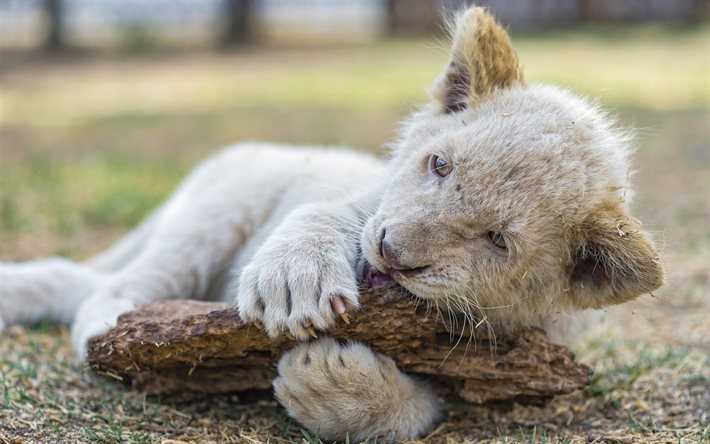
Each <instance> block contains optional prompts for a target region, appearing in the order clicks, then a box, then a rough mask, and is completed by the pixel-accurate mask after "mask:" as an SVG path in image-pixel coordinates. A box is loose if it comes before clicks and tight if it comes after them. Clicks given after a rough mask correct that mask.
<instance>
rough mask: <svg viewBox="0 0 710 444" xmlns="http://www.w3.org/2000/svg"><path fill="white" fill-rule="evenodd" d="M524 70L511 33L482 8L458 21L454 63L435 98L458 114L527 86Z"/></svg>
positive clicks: (443, 77)
mask: <svg viewBox="0 0 710 444" xmlns="http://www.w3.org/2000/svg"><path fill="white" fill-rule="evenodd" d="M523 82H524V78H523V70H522V68H521V66H520V64H519V62H518V56H517V54H516V53H515V50H514V49H513V45H512V44H511V42H510V38H509V37H508V33H507V32H506V31H505V30H504V29H503V28H502V27H501V26H500V25H499V24H498V23H497V22H496V20H495V19H494V18H493V17H492V16H491V15H490V14H488V12H486V10H485V9H483V8H480V7H472V8H470V9H469V10H468V11H466V12H465V13H464V14H463V15H461V16H460V17H458V19H457V20H456V25H455V30H454V33H453V47H452V52H451V60H450V61H449V64H448V65H447V67H446V70H445V72H444V74H443V75H442V76H441V77H440V78H439V79H438V81H437V83H436V85H435V86H434V89H433V91H432V95H433V96H434V98H435V99H437V100H438V101H439V102H440V103H441V104H442V105H443V106H444V110H445V111H446V112H457V111H460V110H462V109H464V108H466V107H467V106H469V105H471V104H474V103H476V102H478V101H480V100H482V99H484V98H486V97H487V96H489V95H490V94H491V93H493V92H494V91H495V90H496V89H501V88H508V87H510V86H511V85H513V84H516V83H523Z"/></svg>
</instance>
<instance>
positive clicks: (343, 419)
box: [274, 338, 439, 441]
mask: <svg viewBox="0 0 710 444" xmlns="http://www.w3.org/2000/svg"><path fill="white" fill-rule="evenodd" d="M278 372H279V377H278V378H277V379H276V380H275V381H274V391H275V394H276V397H277V398H278V400H279V402H280V403H281V404H282V405H283V406H284V408H286V410H287V411H288V413H289V415H290V416H292V417H293V418H295V419H296V420H298V421H299V422H300V423H301V424H303V425H305V426H306V427H307V428H309V429H310V430H311V431H313V432H314V433H317V434H318V436H319V437H321V438H324V439H343V438H345V436H346V435H347V436H349V438H350V439H352V440H355V441H360V440H364V439H367V438H370V437H375V436H383V437H385V438H387V439H409V438H414V437H416V436H418V435H419V434H421V433H423V432H424V431H425V430H426V429H427V428H428V427H430V426H431V425H432V423H433V422H434V421H435V420H436V419H437V418H438V407H439V401H438V400H437V399H436V398H435V397H434V396H433V395H431V394H430V392H429V391H428V389H427V387H424V386H422V387H417V386H416V385H415V383H414V381H413V380H412V379H411V378H410V377H409V376H407V375H405V374H404V373H402V372H400V371H399V369H397V366H396V365H395V363H394V361H392V360H391V359H390V358H388V357H386V356H383V355H381V354H379V353H374V352H373V351H372V350H371V349H370V348H369V347H367V346H365V345H363V344H360V343H356V342H349V343H345V344H341V343H339V342H337V341H335V340H333V339H331V338H324V339H321V340H318V341H315V342H311V343H307V344H301V345H299V346H297V347H296V348H294V349H293V350H291V351H290V352H288V353H286V354H285V355H284V356H283V357H282V358H281V360H280V361H279V365H278Z"/></svg>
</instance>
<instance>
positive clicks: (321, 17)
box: [0, 0, 710, 442]
mask: <svg viewBox="0 0 710 444" xmlns="http://www.w3.org/2000/svg"><path fill="white" fill-rule="evenodd" d="M469 3H470V2H469V1H463V0H431V1H429V0H419V1H417V0H359V1H356V0H171V1H168V0H153V1H140V0H0V260H4V261H15V260H26V259H30V258H33V257H38V256H45V255H52V254H60V255H65V256H69V257H72V258H76V259H81V258H85V257H87V256H89V255H91V254H92V253H95V252H96V251H98V250H100V249H101V248H104V247H105V246H107V245H108V244H110V243H111V242H112V241H114V240H115V239H116V238H117V237H118V236H120V235H121V234H122V233H125V232H126V231H127V230H128V229H129V228H131V227H132V226H134V225H135V224H136V223H137V222H138V221H140V219H141V218H143V217H144V216H145V215H146V214H147V213H148V212H150V210H151V209H152V208H154V207H155V206H156V205H157V204H158V203H159V202H160V201H162V200H163V199H165V197H166V196H167V195H168V193H170V191H171V190H172V189H173V188H174V187H175V186H176V184H177V183H178V182H179V181H180V180H181V178H182V177H183V176H184V174H185V173H186V172H187V171H188V170H189V168H190V167H191V166H192V165H194V164H195V163H196V162H197V161H199V160H200V159H202V158H204V157H205V156H207V155H208V154H209V153H211V152H214V151H215V150H217V149H219V148H220V147H222V146H224V145H227V144H230V143H233V142H235V141H239V140H248V139H260V140H271V141H277V142H288V143H294V144H327V145H347V146H352V147H355V148H357V149H363V150H368V151H371V152H376V153H382V152H383V149H382V146H383V144H385V143H386V142H388V141H390V140H392V138H393V137H394V136H395V132H396V126H397V122H398V121H399V120H400V119H402V118H403V117H405V116H406V115H407V113H408V112H409V111H410V110H411V109H412V107H413V106H415V105H416V104H418V103H422V102H423V101H425V100H427V96H426V89H427V87H428V86H429V85H430V84H431V82H432V81H433V79H434V78H435V76H436V75H437V74H438V72H439V70H440V69H441V68H442V66H443V65H444V63H445V62H446V60H447V43H446V41H445V35H444V33H443V32H442V28H441V25H442V23H443V21H444V19H445V18H446V17H447V16H449V15H450V14H451V13H452V11H456V10H458V9H460V8H462V7H463V6H464V5H466V4H469ZM477 3H478V4H480V5H484V6H487V7H488V8H490V10H491V11H492V12H493V13H494V14H496V15H497V16H498V18H499V20H500V21H501V22H502V23H504V24H505V25H506V26H507V27H508V28H509V30H510V33H511V35H512V39H513V44H514V46H515V47H516V48H517V50H518V52H519V55H520V58H521V60H522V62H523V64H524V66H525V69H526V73H527V78H528V80H529V81H531V82H551V83H557V84H561V85H563V86H566V87H569V88H571V89H573V90H575V91H578V92H579V93H582V94H585V95H588V96H590V97H592V98H595V99H598V100H599V102H600V103H601V104H602V105H603V106H604V107H605V108H607V109H609V110H610V111H611V112H614V113H616V114H618V115H619V117H620V121H621V123H622V124H623V125H625V126H632V127H634V128H636V130H637V133H638V137H637V146H638V152H637V155H636V157H635V161H636V168H637V173H636V175H635V178H634V179H633V180H634V183H635V185H636V189H637V196H636V199H635V202H634V212H635V214H636V215H637V216H638V217H639V218H640V219H641V220H643V221H644V223H645V224H646V226H647V227H649V228H650V230H651V231H652V232H653V233H654V237H655V238H656V240H657V241H658V243H659V245H660V246H661V248H662V250H663V260H664V262H665V263H666V265H667V267H668V269H669V284H668V285H667V286H666V287H665V288H664V289H663V290H661V291H659V292H658V293H656V294H654V295H653V296H645V297H643V298H641V299H640V300H639V301H638V303H635V304H629V305H628V306H624V308H623V310H622V311H621V313H620V314H618V315H615V316H618V317H617V318H614V317H612V318H611V319H612V320H611V321H610V323H607V324H605V326H604V327H603V328H602V327H600V328H602V330H603V331H601V332H600V333H598V335H597V337H596V339H594V340H593V341H591V342H589V343H587V344H586V345H585V346H584V347H581V348H580V349H579V352H580V353H581V356H582V359H583V360H585V362H589V363H590V364H591V365H593V366H594V367H595V371H596V372H597V375H599V378H598V379H596V380H595V383H594V385H593V387H592V389H590V391H587V392H585V393H583V394H581V395H577V396H576V397H572V398H565V399H563V400H562V401H560V402H561V404H558V405H557V407H556V408H558V410H559V411H557V410H555V411H545V412H543V413H540V416H535V415H536V414H533V413H530V412H529V411H526V412H525V413H520V412H517V413H516V412H513V413H512V414H511V415H509V416H496V418H497V419H496V421H497V422H496V424H497V425H496V427H498V426H500V427H501V429H490V427H489V426H488V425H480V427H482V428H483V429H481V430H484V429H485V430H487V432H486V431H485V430H484V431H483V432H481V433H484V432H485V433H489V432H490V434H491V435H492V436H494V437H495V436H496V433H498V434H500V430H504V431H505V430H508V429H506V427H508V426H510V427H512V429H510V430H515V427H516V424H518V425H519V424H523V425H524V429H525V433H529V432H530V431H531V430H535V429H532V427H533V425H535V426H537V425H541V427H542V426H543V425H545V424H547V425H548V426H549V425H550V421H551V420H550V418H551V417H552V418H558V419H555V420H554V421H557V420H559V421H562V422H559V424H562V423H564V424H565V426H566V427H568V429H569V430H577V429H578V430H579V434H578V435H579V436H581V437H585V436H587V435H588V434H589V433H592V432H590V431H589V430H596V431H597V432H598V433H602V434H604V433H605V434H609V433H612V432H613V433H616V432H614V431H615V430H617V431H619V432H618V433H619V435H618V436H617V435H615V436H617V438H619V437H621V438H623V436H625V435H623V434H624V433H627V432H628V431H629V430H631V432H628V433H632V435H631V436H632V438H633V439H631V441H628V442H638V440H637V441H634V440H635V439H640V440H641V441H643V442H653V439H656V438H658V440H659V442H667V441H663V440H664V439H671V438H672V439H673V440H674V441H675V440H676V438H678V437H679V436H680V437H683V436H686V437H687V436H692V437H696V438H699V439H700V441H702V440H703V439H708V437H710V429H709V428H708V425H707V424H708V423H709V422H710V420H709V419H708V417H707V414H708V413H707V412H708V411H710V399H709V398H708V393H710V384H709V383H708V381H709V380H710V373H709V371H708V368H710V366H709V365H708V364H710V357H709V356H710V346H708V343H707V338H708V337H710V331H709V330H708V325H710V323H709V322H708V318H709V317H710V316H709V315H710V310H708V307H709V305H710V301H709V299H710V298H708V297H707V296H708V295H710V271H709V270H708V266H707V264H709V263H710V253H709V252H710V197H708V196H709V195H710V25H709V24H708V17H709V14H710V12H709V11H710V2H709V1H708V0H481V1H478V2H477ZM245 167H251V166H245ZM64 335H65V333H62V334H61V335H47V334H46V333H44V332H42V331H39V332H38V331H30V332H29V336H26V335H25V334H24V333H23V334H22V335H20V336H18V338H20V339H17V340H16V341H14V342H8V341H5V343H4V345H3V341H1V340H0V371H1V372H0V373H2V375H4V376H2V378H0V381H1V382H2V383H3V384H4V386H5V404H4V405H5V407H7V406H8V405H9V406H11V407H13V408H14V409H15V412H17V411H19V410H22V411H23V412H25V413H26V414H27V415H29V416H28V417H30V418H35V419H37V417H38V415H39V414H40V413H38V412H41V411H42V410H38V409H37V406H38V405H39V404H37V403H35V404H33V403H32V402H29V401H27V400H26V397H27V396H30V394H32V393H34V392H33V390H36V389H37V386H39V385H40V384H39V382H38V381H40V380H41V381H43V382H42V384H45V385H47V384H48V385H49V386H51V387H54V388H55V389H56V388H57V387H63V388H61V390H63V392H62V393H70V392H71V390H75V389H77V387H79V388H81V390H79V391H78V392H77V393H76V394H75V395H67V396H69V397H70V398H71V397H72V396H75V398H72V399H75V401H76V402H77V404H76V405H79V406H81V405H84V404H86V403H89V404H90V401H89V400H88V398H90V397H92V396H93V397H101V396H103V395H102V393H105V390H106V389H104V392H91V391H89V390H88V389H87V388H86V387H84V386H82V385H81V384H82V383H81V382H76V381H74V382H67V381H70V380H71V378H69V377H67V376H66V375H64V376H57V374H56V373H53V372H54V371H55V370H56V369H55V367H56V366H55V362H54V361H52V359H55V358H53V357H52V356H64V357H67V356H71V354H70V352H69V351H68V346H67V343H66V337H65V336H64ZM28 338H29V339H28ZM56 341H59V342H56ZM10 344H15V345H10ZM17 344H19V345H17ZM33 344H34V345H33ZM38 344H39V345H38ZM3 347H4V348H3ZM8 347H9V348H8ZM37 347H39V348H40V349H41V348H42V347H47V349H48V350H53V352H52V353H50V356H49V357H40V355H38V354H37V353H36V351H37V350H38V348H37ZM57 350H58V351H57ZM57 359H59V358H57ZM67 359H69V358H67ZM70 361H71V359H70ZM23 362H25V363H27V362H29V363H31V364H32V365H34V366H35V367H33V368H39V369H40V370H39V373H38V372H37V371H35V372H30V373H27V372H19V373H18V372H17V368H25V367H23V365H24V364H18V363H23ZM72 365H74V364H72ZM18 366H19V367H18ZM13 369H14V370H13ZM13 372H14V373H13ZM43 372H44V373H43ZM7 375H10V376H7ZM13 375H14V376H13ZM38 375H39V376H38ZM42 375H44V376H42ZM13 378H14V379H13ZM67 384H68V385H67ZM8 387H9V388H8ZM18 387H19V388H18ZM18 390H22V392H19V391H18ZM8 393H9V394H8ZM20 393H24V395H21V394H20ZM680 394H682V397H680V398H679V396H681V395H680ZM112 396H113V397H114V398H112V399H118V398H120V397H121V396H124V398H122V399H124V401H125V399H127V398H125V396H128V395H119V394H116V393H113V395H112ZM45 398H46V394H37V399H39V400H40V401H41V400H43V399H45ZM137 398H138V397H136V399H137ZM131 399H132V401H130V402H134V401H135V402H138V401H137V400H136V399H133V398H131ZM45 400H46V399H45ZM40 401H38V402H40ZM124 401H121V402H124ZM42 402H44V401H42ZM47 402H48V401H47ZM101 402H105V403H106V405H108V406H109V407H106V409H108V410H106V411H109V413H106V411H104V413H102V414H104V415H105V416H106V417H110V418H112V419H111V420H112V421H114V424H115V423H120V424H123V426H125V427H126V429H125V430H124V431H125V432H126V433H128V431H130V430H131V426H128V425H126V424H127V423H125V422H123V423H122V422H120V421H119V419H117V418H118V416H116V415H117V414H118V413H116V410H115V409H113V407H115V406H113V407H111V404H110V403H111V402H113V401H112V400H111V399H108V398H106V399H103V400H102V401H101ZM125 402H128V401H125ZM130 402H128V403H129V404H130ZM215 402H216V401H215ZM2 405H3V404H2V403H0V442H2V419H3V416H2V415H3V410H2ZM60 405H61V406H62V407H61V409H60V410H61V411H64V410H62V409H65V410H66V409H69V410H71V408H69V407H67V405H66V404H62V403H60ZM127 405H128V404H127ZM612 407H613V409H612ZM25 408H26V409H25ZM32 408H34V410H32ZM48 408H49V407H48ZM76 408H77V409H79V410H77V411H76V412H79V413H81V412H83V410H81V409H82V408H83V407H76ZM97 408H98V409H99V410H101V409H100V408H99V407H97ZM126 408H127V407H126ZM23 409H25V410H23ZM143 409H145V404H143ZM590 409H591V410H590ZM610 409H611V410H610ZM50 410H51V409H50ZM52 411H54V410H52ZM102 411H103V410H102ZM32 412H34V413H32ZM76 412H75V413H76ZM560 412H567V413H565V414H566V415H572V416H573V418H572V419H569V418H568V417H565V418H566V419H565V418H562V417H561V416H559V415H562V413H560ZM570 412H577V413H570ZM580 412H581V413H580ZM50 413H51V412H50ZM79 413H76V414H79ZM5 414H6V416H5V419H6V423H5V425H6V427H7V426H8V424H10V423H9V422H7V421H8V418H12V416H7V415H8V414H7V412H5ZM52 414H54V413H52ZM165 414H167V413H165ZM218 414H220V413H219V412H217V410H209V409H208V410H204V411H202V413H201V415H202V417H208V416H209V415H218ZM269 415H272V414H271V413H269V414H267V415H266V416H265V417H269V418H271V417H272V416H273V415H272V416H269ZM477 415H479V417H481V418H486V417H488V416H486V415H488V413H482V412H481V411H478V413H477ZM516 415H517V416H516ZM521 415H522V416H521ZM575 415H578V416H575ZM50 416H51V415H50ZM80 416H81V415H80ZM81 417H82V418H84V417H83V416H81ZM265 417H261V418H262V419H263V418H265ZM597 417H598V418H602V419H603V420H602V419H600V420H599V421H602V422H597V423H593V424H592V425H590V422H589V421H590V420H589V418H597ZM25 418H27V417H25ZM461 418H463V419H461ZM461 418H459V419H457V420H456V421H458V422H456V421H454V420H450V421H449V424H450V428H451V430H456V427H459V428H460V427H461V424H464V423H465V424H468V425H466V427H467V428H468V430H473V429H472V427H474V425H475V424H476V423H475V421H476V420H475V419H472V418H468V417H465V416H462V417H461ZM466 418H468V419H466ZM536 418H537V419H536ZM541 418H542V419H541ZM559 418H562V419H559ZM575 418H576V419H575ZM630 418H633V420H632V419H630ZM222 420H223V421H227V419H225V418H222ZM43 421H46V419H45V420H43ZM96 421H97V420H96V418H95V416H92V415H90V414H89V413H87V416H86V418H85V419H82V420H81V421H80V422H79V424H80V428H79V429H76V423H70V424H69V425H66V424H64V423H62V424H64V425H62V426H61V427H69V428H68V429H63V430H65V432H66V433H69V432H67V430H70V429H71V427H74V429H71V430H73V432H72V433H74V432H76V433H78V434H79V435H78V436H83V438H85V439H88V438H87V437H89V436H93V435H90V434H89V435H87V433H89V432H87V431H86V430H84V431H83V432H82V430H83V429H81V427H84V428H86V427H89V430H90V431H91V433H99V432H98V431H100V430H104V429H106V427H108V426H106V422H96ZM461 421H464V422H461ZM465 421H469V422H465ZM470 421H474V422H473V423H471V422H470ZM506 421H507V422H506ZM546 421H547V422H546ZM554 421H553V422H552V424H553V425H554V424H555V422H554ZM570 421H571V422H570ZM575 421H577V422H575ZM585 421H586V422H585ZM595 421H596V420H595ZM604 421H607V422H604ZM40 422H42V421H41V420H40ZM53 424H54V425H53V426H52V427H59V425H57V424H58V423H56V424H55V423H53ZM72 424H74V425H72ZM109 424H111V423H109ZM456 424H458V426H457V425H456ZM471 424H474V425H471ZM506 424H507V425H506ZM559 424H558V425H559ZM570 424H571V425H570ZM595 424H596V425H595ZM600 424H601V425H600ZM123 426H122V427H123ZM22 427H25V426H23V425H22V424H21V423H18V424H17V425H16V429H12V428H10V429H9V430H15V433H17V434H18V436H20V432H21V430H22ZM42 427H44V426H42ZM47 427H49V426H47ZM47 427H45V428H41V427H40V429H41V430H45V431H47V433H50V432H49V430H50V429H51V427H49V428H47ZM141 427H143V428H145V424H143V425H142V426H141ZM185 427H187V425H185ZM275 427H277V428H278V427H281V426H279V425H277V426H275ZM447 427H448V426H447ZM476 427H478V426H476ZM486 427H488V428H487V429H486ZM575 427H577V429H575ZM6 430H8V429H6ZM77 430H78V431H77ZM97 430H98V431H97ZM121 430H123V429H121ZM259 430H261V429H259ZM481 430H479V431H481ZM496 430H498V432H496ZM679 430H680V432H679ZM114 431H115V430H114ZM262 431H263V430H262ZM104 432H105V433H109V432H111V431H110V430H109V431H108V432H107V431H106V430H104ZM104 432H101V433H104ZM597 432H594V433H597ZM82 433H83V435H82ZM111 433H113V432H111ZM121 433H123V432H121ZM121 433H119V437H121V436H124V435H121ZM136 433H137V432H136ZM156 433H158V432H156ZM161 433H162V432H161ZM259 433H261V432H259ZM259 433H257V434H256V435H254V436H255V437H256V438H254V439H257V441H258V440H259V439H264V436H266V435H263V434H261V435H259ZM264 433H266V432H264ZM269 433H270V432H269ZM447 433H448V432H447ZM451 433H456V432H451ZM575 433H577V432H575ZM679 433H680V435H679ZM669 434H670V435H669ZM23 436H24V435H23ZM66 436H69V435H66ZM72 436H73V435H72ZM101 436H103V435H101ZM107 436H109V435H107ZM125 436H128V435H125ZM125 436H124V437H125ZM151 436H152V435H151ZM156 436H165V435H160V434H159V433H158V435H156ZM451 436H459V435H455V434H454V435H450V434H442V435H440V437H447V438H446V439H449V442H461V441H460V440H459V439H458V438H455V437H454V438H451ZM460 436H465V435H460ZM481 436H482V435H481ZM525 436H527V435H525ZM575 436H577V435H575ZM589 436H591V435H589ZM669 436H670V437H671V438H669ZM639 437H642V438H639ZM703 437H704V438H703ZM621 438H619V439H621ZM652 438H653V439H652ZM111 439H113V438H111ZM111 439H108V438H107V441H106V442H114V441H120V440H118V439H116V440H114V441H111ZM442 439H443V438H442ZM580 439H581V438H580ZM585 439H586V438H585ZM90 440H93V439H90ZM145 442H148V441H145ZM442 442H444V441H442ZM525 442H532V441H528V440H526V441H525ZM565 442H571V441H565ZM575 442H576V441H575ZM622 442H625V441H623V440H622Z"/></svg>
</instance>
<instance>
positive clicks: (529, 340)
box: [89, 288, 592, 404]
mask: <svg viewBox="0 0 710 444" xmlns="http://www.w3.org/2000/svg"><path fill="white" fill-rule="evenodd" d="M361 302H362V308H361V309H360V311H358V312H355V313H351V323H350V325H346V324H345V323H344V322H341V323H340V324H339V325H337V326H336V327H335V328H334V329H333V330H332V331H330V332H328V335H329V336H332V337H335V338H342V339H355V340H358V341H361V342H364V343H366V344H369V345H371V346H372V347H373V349H375V350H376V351H379V352H381V353H384V354H386V355H387V356H390V357H392V358H393V359H394V360H395V361H396V362H397V364H398V365H399V367H400V368H401V369H402V370H404V371H406V372H408V373H413V374H418V375H423V376H424V377H426V378H429V379H434V380H436V381H437V382H436V385H437V387H438V388H439V389H440V391H441V392H442V394H456V395H458V396H459V397H460V398H462V399H464V400H465V401H468V402H471V403H476V404H481V403H486V402H491V401H495V402H499V401H502V402H510V401H519V402H526V403H529V402H540V401H544V400H546V399H549V398H551V397H552V396H554V395H559V394H564V393H569V392H572V391H574V390H577V389H580V388H583V387H585V386H586V385H587V384H589V382H590V379H591V374H592V372H591V369H590V368H589V367H587V366H586V365H583V364H579V363H577V362H575V360H574V355H573V354H572V352H571V351H569V350H568V349H567V348H565V347H562V346H559V345H555V344H552V343H551V342H549V341H548V340H547V337H546V336H545V333H544V332H542V331H541V330H537V329H527V330H522V331H520V332H519V333H517V334H516V335H515V336H512V337H509V338H498V340H497V343H496V344H495V346H492V344H491V342H490V341H489V338H488V336H487V335H486V334H485V330H484V329H482V328H478V329H475V331H474V333H475V334H476V341H475V342H472V343H470V344H468V336H466V337H464V338H463V339H461V340H460V341H459V336H460V328H459V329H458V331H457V332H455V333H450V332H449V330H450V328H449V327H450V325H449V322H448V319H446V320H445V321H444V320H443V319H442V317H441V316H439V315H438V314H437V312H436V311H432V312H430V313H427V310H426V308H424V307H419V308H417V307H416V304H415V302H414V301H413V300H412V299H411V297H410V296H408V295H407V294H406V293H405V292H404V291H402V290H401V289H398V288H386V289H380V290H368V291H365V292H363V293H362V294H361ZM420 305H424V304H420ZM460 325H461V324H459V327H460ZM293 344H294V342H293V340H291V339H289V338H287V337H281V338H279V339H278V340H275V341H272V340H270V339H269V338H268V337H267V335H266V334H265V333H264V332H262V331H261V330H260V329H258V328H257V327H255V326H252V325H247V324H245V323H244V322H243V321H241V320H240V319H239V316H238V314H237V313H236V311H235V310H234V309H233V308H231V307H230V306H229V305H228V304H224V303H218V302H200V301H191V300H165V301H159V302H156V303H153V304H151V305H149V306H146V307H142V308H140V309H138V310H136V311H134V312H131V313H127V314H125V315H123V316H121V317H120V318H119V321H118V325H117V326H116V327H115V328H114V329H112V330H111V331H109V332H108V333H107V334H106V335H104V336H101V337H98V338H94V339H93V340H92V341H91V342H90V344H89V364H90V366H91V368H92V369H93V370H94V371H95V372H97V373H99V374H103V375H107V376H111V377H113V378H116V379H119V380H122V381H125V382H128V383H130V384H132V385H133V386H134V387H136V388H138V389H139V390H142V391H144V392H146V393H147V394H150V395H167V396H169V397H171V398H173V399H181V400H185V399H189V398H191V397H194V396H200V395H201V396H204V395H206V394H214V393H227V392H250V391H254V390H268V389H270V387H271V381H272V380H273V379H274V377H275V376H276V372H275V368H276V366H275V364H276V362H277V361H278V358H279V356H280V355H281V354H282V353H284V352H285V351H287V350H288V349H290V348H291V347H292V346H293Z"/></svg>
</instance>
